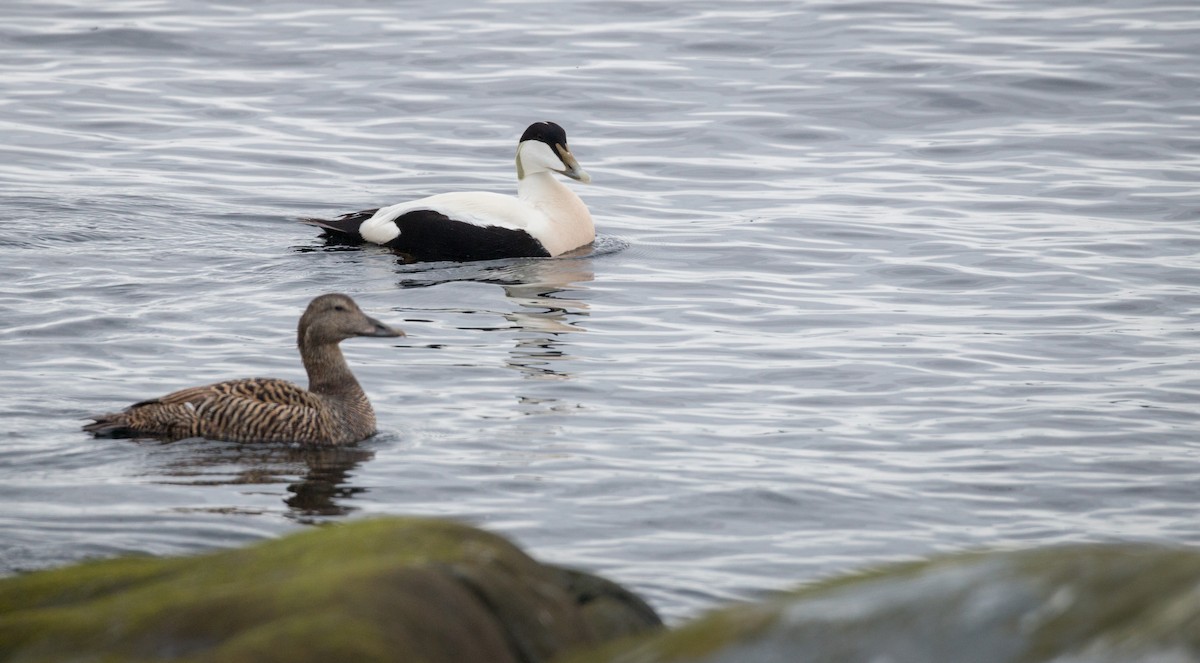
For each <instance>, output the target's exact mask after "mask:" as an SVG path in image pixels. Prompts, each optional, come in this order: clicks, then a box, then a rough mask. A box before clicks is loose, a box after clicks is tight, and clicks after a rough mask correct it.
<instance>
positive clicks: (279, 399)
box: [83, 294, 404, 446]
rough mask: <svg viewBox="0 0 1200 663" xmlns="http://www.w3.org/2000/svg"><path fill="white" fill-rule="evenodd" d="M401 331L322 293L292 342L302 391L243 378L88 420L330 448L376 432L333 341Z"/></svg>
mask: <svg viewBox="0 0 1200 663" xmlns="http://www.w3.org/2000/svg"><path fill="white" fill-rule="evenodd" d="M403 335H404V332H402V331H400V330H399V329H393V328H392V327H389V326H387V325H385V324H383V323H382V322H380V321H378V320H376V319H374V318H371V317H368V316H367V315H366V314H365V313H363V312H362V309H360V308H358V305H357V304H355V303H354V300H353V299H350V298H349V297H347V296H346V295H339V294H329V295H321V296H320V297H317V298H316V299H314V300H312V302H310V303H309V305H308V308H307V309H306V310H305V311H304V315H303V316H301V317H300V326H299V330H298V333H297V344H298V345H299V346H300V357H301V358H302V359H303V360H304V369H305V370H306V371H308V389H303V388H301V387H299V386H297V385H295V384H292V383H291V382H288V381H286V380H277V379H274V378H248V379H245V380H230V381H228V382H218V383H216V384H210V385H207V386H203V387H192V388H190V389H183V390H180V391H176V392H174V393H171V394H167V395H166V396H163V397H161V398H155V399H152V400H148V401H142V402H140V403H134V404H133V405H131V406H129V407H128V408H126V409H125V410H124V411H122V412H114V413H111V414H102V415H99V416H95V417H92V419H94V420H95V421H94V422H93V423H90V424H87V425H86V426H84V427H83V429H84V430H85V431H87V432H89V433H94V434H95V435H96V436H98V437H154V438H159V439H164V440H179V439H183V438H186V437H206V438H209V439H213V440H228V441H230V442H294V443H299V444H304V445H312V446H335V445H340V444H349V443H351V442H358V441H359V440H363V439H366V438H368V437H370V436H371V435H373V434H374V433H375V411H374V410H372V409H371V403H370V401H368V400H367V395H366V394H365V393H363V390H362V387H360V386H358V380H355V379H354V374H353V373H351V372H350V367H349V366H347V365H346V359H345V358H344V357H343V356H342V351H341V349H340V348H339V347H338V343H340V342H341V341H343V340H345V339H348V338H351V337H353V336H377V337H394V336H403Z"/></svg>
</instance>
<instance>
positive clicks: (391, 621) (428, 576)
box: [0, 519, 660, 663]
mask: <svg viewBox="0 0 1200 663" xmlns="http://www.w3.org/2000/svg"><path fill="white" fill-rule="evenodd" d="M659 623H660V622H659V620H658V617H657V615H655V614H654V611H653V610H651V609H650V608H649V606H647V605H646V604H645V603H644V602H642V601H641V600H640V599H638V598H637V597H636V596H634V595H633V594H631V593H629V592H627V591H625V590H624V589H622V588H621V587H619V586H618V585H616V584H614V583H611V582H608V581H606V580H603V579H602V578H598V577H595V576H591V575H588V574H584V573H579V572H575V571H568V570H564V569H559V568H555V567H551V566H546V565H543V564H540V563H538V562H536V561H534V560H533V559H531V558H530V557H528V556H527V555H525V554H524V553H523V552H521V551H520V550H519V549H518V548H516V547H515V546H513V545H512V544H510V543H508V542H507V541H505V540H504V539H503V538H500V537H498V536H495V535H492V534H488V533H486V532H482V531H480V530H477V529H474V528H471V527H467V526H464V525H459V524H454V523H449V522H443V521H436V520H424V519H382V520H369V521H359V522H354V523H349V524H343V525H336V526H330V527H322V528H318V529H314V530H309V531H305V532H301V533H299V534H295V535H292V536H288V537H284V538H281V539H275V540H270V541H266V542H263V543H260V544H258V545H255V546H252V547H249V548H243V549H237V550H225V551H220V552H215V553H210V554H206V555H202V556H197V557H186V558H172V559H159V558H148V557H145V558H137V557H129V558H120V559H112V560H106V561H100V562H88V563H83V564H78V565H75V566H71V567H67V568H64V569H58V570H52V571H42V572H37V573H31V574H28V575H23V576H17V577H12V578H5V579H2V580H0V659H3V660H11V661H58V660H120V661H131V662H134V661H200V660H206V661H208V660H219V661H224V662H239V661H246V662H251V661H253V662H256V663H261V662H266V661H288V662H303V661H322V662H324V661H368V662H369V661H421V662H423V663H442V662H446V663H469V662H472V661H479V662H487V663H506V662H509V661H511V662H514V663H516V662H521V663H537V662H540V661H548V660H550V659H551V658H552V657H554V656H556V655H558V654H560V653H562V652H563V651H565V650H566V649H568V648H576V647H581V646H587V645H594V644H597V643H601V642H604V641H607V640H610V639H613V638H615V637H619V636H623V635H629V634H632V633H637V632H644V631H647V630H650V629H653V628H655V627H656V626H657V625H658V624H659Z"/></svg>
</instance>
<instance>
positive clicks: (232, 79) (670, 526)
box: [0, 0, 1200, 619]
mask: <svg viewBox="0 0 1200 663" xmlns="http://www.w3.org/2000/svg"><path fill="white" fill-rule="evenodd" d="M340 4H342V5H344V6H341V7H332V6H328V4H327V3H317V2H304V1H301V0H287V1H280V2H273V3H262V4H258V3H251V4H242V5H237V4H212V3H201V2H165V1H164V2H155V1H151V0H145V1H137V0H115V1H114V2H110V3H105V4H103V5H95V4H94V3H83V2H72V1H64V2H50V1H43V2H21V1H15V0H10V1H9V2H7V3H6V6H5V7H6V8H5V13H6V20H5V21H4V23H3V25H0V128H2V131H3V133H2V135H3V140H0V192H2V196H0V256H2V259H0V320H2V322H0V421H2V424H0V439H2V443H0V500H2V502H0V504H2V506H3V508H2V509H0V534H2V540H0V571H8V572H11V571H15V570H20V569H30V568H39V567H44V566H48V565H54V564H60V563H64V562H67V561H71V560H76V559H80V558H85V557H89V556H95V555H110V554H115V553H120V552H131V551H136V552H150V553H179V552H186V551H196V550H202V549H206V548H211V547H215V546H228V545H235V544H240V543H243V542H246V541H249V540H253V539H255V538H258V537H262V536H267V535H274V534H277V533H280V532H283V531H287V530H289V529H293V528H296V527H300V526H302V523H310V522H321V521H326V520H330V519H338V518H341V517H359V516H363V515H372V514H393V513H394V514H431V515H448V516H456V517H461V518H464V519H467V520H469V521H471V522H476V523H480V524H482V525H485V526H487V527H489V528H492V529H495V530H498V531H501V532H504V533H507V534H509V535H510V536H512V537H514V538H515V539H516V540H517V541H519V542H520V543H522V544H523V545H525V546H527V547H529V548H530V549H531V550H532V552H534V554H536V555H538V556H539V557H541V558H543V559H547V560H549V561H553V562H557V563H565V564H573V565H578V566H583V567H586V568H589V569H592V570H597V571H601V572H604V573H606V574H608V575H609V576H611V577H613V578H615V579H618V580H621V581H623V582H626V583H628V584H629V585H631V586H632V587H634V588H635V589H637V590H639V591H641V592H643V593H644V594H645V595H647V596H648V597H649V598H650V599H651V600H652V602H653V603H654V604H655V605H656V606H657V607H659V608H660V609H661V610H662V611H663V612H664V613H665V614H666V615H668V616H669V617H671V618H675V619H678V618H681V617H683V616H687V615H690V614H694V613H695V612H697V611H699V610H700V609H703V608H705V607H708V606H711V605H713V604H715V603H716V602H719V601H723V600H727V599H730V598H744V597H748V596H753V595H754V594H755V593H757V592H759V591H762V590H767V589H774V588H779V587H783V586H788V585H792V584H794V583H795V582H798V581H801V580H804V579H809V578H813V577H816V576H818V575H820V574H824V573H829V572H834V571H837V570H843V569H846V568H850V567H855V566H859V565H861V564H863V563H865V562H869V561H875V560H883V559H894V558H903V557H907V556H913V555H923V554H928V553H930V552H934V551H939V550H948V549H958V548H970V547H979V546H1025V545H1034V544H1044V543H1053V542H1061V541H1085V540H1109V539H1148V540H1155V541H1168V542H1177V543H1191V544H1200V518H1197V509H1196V500H1197V490H1198V489H1197V481H1198V480H1200V435H1198V433H1200V260H1198V256H1200V226H1198V225H1197V221H1198V220H1200V186H1198V184H1200V183H1198V180H1200V9H1197V7H1196V5H1195V4H1194V3H1192V2H1154V1H1149V2H1148V1H1146V0H1136V1H1135V0H1114V1H1110V2H1083V1H1077V2H1071V3H1067V4H1064V3H1052V5H1053V6H1047V5H1046V4H1045V3H1038V2H1033V1H1032V0H977V1H974V2H972V1H964V2H928V3H883V2H841V1H839V2H753V3H751V2H743V3H738V2H733V3H730V2H658V3H641V2H608V3H585V2H571V3H565V2H548V1H540V0H533V1H530V2H490V3H476V4H470V5H467V4H463V5H459V4H457V3H434V2H414V3H401V4H399V5H397V6H396V7H391V6H388V4H387V3H374V2H346V3H340ZM540 119H552V120H555V121H557V122H559V123H561V124H563V125H564V126H565V127H566V128H567V131H568V135H569V136H570V137H571V143H572V147H573V149H574V151H575V153H576V154H577V156H579V158H580V161H581V163H582V164H583V165H584V167H586V168H587V169H588V170H589V171H590V172H591V173H592V175H593V177H594V180H595V184H593V185H592V186H590V187H582V186H577V187H576V190H578V191H580V194H581V195H582V196H583V197H584V198H585V200H586V201H587V203H588V204H589V206H590V207H591V209H592V211H593V215H594V216H595V217H596V219H597V222H598V226H599V230H600V234H601V238H600V240H599V242H598V245H597V247H596V248H595V250H594V251H593V252H592V253H590V254H588V255H585V256H582V257H576V258H570V259H559V260H513V261H501V262H490V263H479V264H470V265H463V264H446V263H442V264H425V265H408V266H405V265H400V264H398V263H397V261H396V260H395V258H394V257H392V256H391V255H389V254H387V253H386V252H384V251H383V250H380V249H378V248H372V247H367V248H356V249H347V248H345V247H333V246H326V245H325V243H324V242H323V241H322V240H321V239H319V238H318V237H317V236H316V234H315V232H314V230H313V229H312V228H308V227H305V226H302V225H299V224H297V223H295V222H294V219H295V218H296V217H299V216H305V215H319V214H332V213H337V212H343V211H350V210H355V209H361V208H365V207H370V206H376V205H380V204H387V203H392V202H397V201H400V200H404V199H407V198H412V197H418V196H423V195H427V194H431V193H436V192H440V191H452V190H471V189H487V190H495V191H511V190H513V188H514V185H515V183H514V174H513V172H512V171H513V166H512V154H513V151H514V149H515V141H516V138H517V137H518V136H519V135H520V133H521V131H522V130H523V128H524V127H525V125H526V124H528V123H529V122H531V121H534V120H540ZM572 186H574V184H572ZM327 291H345V292H348V293H350V294H352V295H354V296H355V297H356V298H357V299H358V300H359V301H360V303H361V304H362V305H363V306H364V308H366V309H367V310H368V312H370V313H372V314H373V315H376V316H377V317H379V318H381V319H383V320H385V321H389V322H392V323H395V324H397V325H398V326H401V327H403V328H404V329H405V330H406V331H407V332H408V333H409V337H408V338H407V339H403V340H402V342H399V343H397V342H394V341H381V340H377V339H362V340H353V341H349V342H347V343H346V345H345V349H346V352H347V356H348V357H349V359H350V361H351V364H352V365H353V367H354V369H355V371H356V372H357V374H358V376H359V378H360V381H361V382H362V383H363V384H364V386H365V387H366V389H367V391H368V393H369V394H370V395H371V396H372V398H373V400H374V402H375V404H376V409H377V410H378V411H379V422H380V428H381V431H382V432H381V434H380V435H379V436H377V437H376V438H374V439H372V440H370V441H368V442H366V443H363V444H361V445H359V446H358V447H357V448H356V449H350V450H343V451H339V452H329V453H322V454H317V453H305V452H299V451H294V450H289V449H280V448H256V447H239V446H237V445H230V444H224V443H215V442H207V441H200V440H190V441H183V442H178V443H174V444H165V445H164V444H160V443H156V442H150V441H144V442H129V441H112V440H91V439H89V438H88V437H87V436H85V435H84V434H82V433H81V432H80V431H79V428H78V427H79V425H80V423H81V420H82V418H83V417H84V416H85V415H87V414H89V413H93V412H98V411H105V410H111V409H114V408H117V407H121V406H124V405H125V404H128V403H130V402H132V401H135V400H139V399H142V398H146V397H149V396H154V395H158V394H161V393H164V392H166V391H170V390H173V389H175V388H178V387H182V386H186V385H189V384H196V383H200V382H204V381H209V380H218V379H224V378H231V377H238V376H248V375H274V376H279V377H285V378H291V379H295V380H299V381H303V372H302V369H301V368H300V366H299V362H298V358H297V356H296V353H295V349H294V347H293V338H294V327H295V323H296V319H297V317H298V315H299V313H300V311H301V310H302V308H303V306H304V305H305V303H306V302H307V301H308V299H310V298H311V297H313V296H314V295H316V294H318V293H322V292H327Z"/></svg>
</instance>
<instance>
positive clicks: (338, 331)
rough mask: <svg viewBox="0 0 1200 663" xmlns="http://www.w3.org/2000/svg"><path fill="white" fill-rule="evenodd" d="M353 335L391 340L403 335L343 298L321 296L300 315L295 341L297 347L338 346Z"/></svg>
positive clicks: (351, 300) (346, 297)
mask: <svg viewBox="0 0 1200 663" xmlns="http://www.w3.org/2000/svg"><path fill="white" fill-rule="evenodd" d="M354 336H377V337H395V336H404V332H403V331H400V330H399V329H396V328H394V327H389V326H388V325H385V324H384V323H382V322H380V321H378V320H376V319H375V318H372V317H370V316H368V315H367V314H366V313H363V312H362V309H360V308H359V307H358V304H356V303H355V302H354V300H353V299H351V298H350V297H349V296H347V295H342V294H336V293H335V294H328V295H321V296H320V297H317V298H316V299H314V300H312V301H311V302H309V304H308V308H307V309H305V310H304V315H302V316H300V327H299V329H298V330H297V340H298V342H299V344H300V345H301V346H304V345H322V344H326V343H339V342H341V341H344V340H346V339H348V338H352V337H354Z"/></svg>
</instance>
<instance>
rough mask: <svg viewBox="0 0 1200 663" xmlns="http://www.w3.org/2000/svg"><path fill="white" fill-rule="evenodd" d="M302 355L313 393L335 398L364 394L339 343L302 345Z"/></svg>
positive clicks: (309, 386)
mask: <svg viewBox="0 0 1200 663" xmlns="http://www.w3.org/2000/svg"><path fill="white" fill-rule="evenodd" d="M300 357H301V359H303V360H304V370H306V371H308V390H309V391H311V392H312V393H314V394H318V395H320V396H330V397H334V398H352V397H357V396H361V395H362V394H363V390H362V387H360V386H359V385H358V380H356V379H355V378H354V374H353V373H351V372H350V366H348V365H347V364H346V358H345V357H344V356H342V350H341V348H339V347H338V344H337V343H322V344H320V345H310V346H304V347H301V348H300Z"/></svg>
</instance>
